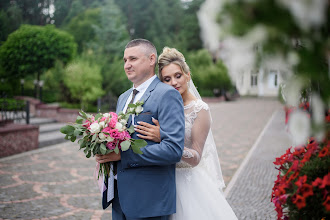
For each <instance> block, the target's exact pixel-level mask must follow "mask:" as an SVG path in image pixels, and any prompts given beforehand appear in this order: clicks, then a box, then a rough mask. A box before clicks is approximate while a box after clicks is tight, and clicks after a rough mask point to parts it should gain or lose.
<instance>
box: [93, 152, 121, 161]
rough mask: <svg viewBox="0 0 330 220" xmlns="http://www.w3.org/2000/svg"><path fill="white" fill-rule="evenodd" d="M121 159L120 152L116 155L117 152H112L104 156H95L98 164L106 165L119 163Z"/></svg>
mask: <svg viewBox="0 0 330 220" xmlns="http://www.w3.org/2000/svg"><path fill="white" fill-rule="evenodd" d="M120 159H121V156H120V151H119V153H118V154H116V153H115V152H111V153H108V154H106V155H102V154H96V155H95V160H96V162H98V163H106V162H110V161H118V160H120Z"/></svg>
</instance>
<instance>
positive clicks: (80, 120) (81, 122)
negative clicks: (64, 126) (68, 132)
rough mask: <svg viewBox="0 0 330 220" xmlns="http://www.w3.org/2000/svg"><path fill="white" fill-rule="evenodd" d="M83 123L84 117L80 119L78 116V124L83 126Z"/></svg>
mask: <svg viewBox="0 0 330 220" xmlns="http://www.w3.org/2000/svg"><path fill="white" fill-rule="evenodd" d="M83 122H84V119H83V118H82V117H80V116H77V120H76V123H77V124H83Z"/></svg>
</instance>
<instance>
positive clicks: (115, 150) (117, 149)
mask: <svg viewBox="0 0 330 220" xmlns="http://www.w3.org/2000/svg"><path fill="white" fill-rule="evenodd" d="M114 152H115V153H116V154H119V148H118V146H116V148H115V149H114Z"/></svg>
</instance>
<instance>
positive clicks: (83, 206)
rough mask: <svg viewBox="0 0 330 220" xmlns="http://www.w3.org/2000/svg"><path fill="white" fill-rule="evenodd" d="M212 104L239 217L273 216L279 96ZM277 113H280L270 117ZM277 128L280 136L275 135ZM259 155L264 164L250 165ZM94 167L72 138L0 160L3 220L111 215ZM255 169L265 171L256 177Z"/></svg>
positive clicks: (231, 200) (221, 155)
mask: <svg viewBox="0 0 330 220" xmlns="http://www.w3.org/2000/svg"><path fill="white" fill-rule="evenodd" d="M210 107H211V113H212V117H213V126H212V131H213V135H214V138H215V141H216V143H217V147H218V152H219V158H220V161H221V165H222V170H223V174H224V177H225V182H226V183H227V184H228V183H229V182H230V180H231V179H232V178H233V181H231V182H230V183H229V184H228V187H227V189H226V191H225V193H226V194H227V198H228V201H229V203H230V204H231V205H232V207H233V209H234V211H235V213H236V214H237V216H238V217H239V219H269V218H268V217H267V218H266V217H264V218H263V217H262V216H261V215H259V214H262V215H263V216H266V215H264V214H265V212H268V210H270V211H271V210H272V209H273V207H272V206H271V204H270V191H271V187H272V182H273V180H274V179H275V177H276V174H275V177H273V174H271V172H269V173H268V171H269V170H275V169H274V166H273V165H272V161H273V160H274V158H275V156H279V155H280V154H281V153H282V151H281V150H277V151H275V150H274V149H275V148H276V147H277V146H276V145H279V147H284V148H287V147H288V146H284V145H286V143H284V142H281V141H279V142H278V144H277V140H280V139H281V138H283V137H284V138H285V137H287V136H286V134H285V133H281V132H280V131H283V129H284V125H283V122H284V116H283V115H279V114H280V113H281V109H282V106H281V105H280V104H279V103H278V102H277V101H276V100H269V99H254V98H251V99H245V98H243V99H240V100H238V101H235V102H222V103H211V104H210ZM274 112H276V113H275V115H276V118H272V115H273V114H274ZM273 117H275V116H273ZM271 118H272V119H271ZM270 119H271V122H269V121H270ZM273 122H276V123H273ZM267 123H268V124H267ZM266 125H267V126H266ZM265 126H266V129H264V128H265ZM276 132H277V133H278V134H277V135H278V136H277V135H275V136H272V134H273V133H274V134H275V133H276ZM260 134H262V135H261V136H259V135H260ZM258 137H259V138H258ZM274 138H275V139H274ZM256 141H257V144H255V143H256ZM261 143H262V145H261ZM269 143H271V145H269ZM268 145H269V146H268ZM262 146H268V148H266V149H264V148H263V147H262ZM272 149H273V150H272ZM249 152H250V153H249ZM251 155H252V156H251ZM244 158H247V159H246V160H244ZM255 158H261V162H264V163H252V165H253V166H251V165H250V164H251V161H252V162H253V161H255V160H256V159H255ZM241 164H243V166H241V167H240V165H241ZM264 164H267V165H264ZM94 166H95V162H94V160H93V159H86V158H85V156H84V154H83V152H80V151H78V146H77V145H76V144H72V143H62V144H58V145H54V146H51V147H45V148H42V149H39V150H35V151H31V152H27V153H23V154H19V155H15V156H12V157H7V158H2V159H0V182H1V185H0V210H1V211H0V219H44V220H48V219H61V220H62V219H63V220H64V219H95V220H96V219H111V210H110V209H109V210H106V211H103V210H102V209H101V201H100V193H99V192H98V189H97V187H96V185H95V184H94V182H93V179H92V176H93V171H94ZM239 167H240V168H239ZM246 169H248V171H249V172H248V171H246ZM237 170H239V172H238V173H237V172H236V171H237ZM235 172H236V175H234V174H235ZM253 173H254V174H259V173H260V174H261V175H257V177H253V178H252V174H253ZM250 176H251V178H250ZM260 177H262V178H260ZM233 182H235V184H231V183H233ZM245 183H247V184H245ZM259 183H260V184H261V185H260V184H259ZM258 184H259V185H258ZM242 185H243V186H242ZM235 187H236V188H235ZM253 190H254V191H259V192H260V194H261V195H259V194H258V195H257V194H254V193H253ZM249 191H251V192H249ZM251 201H256V202H255V203H251ZM242 203H244V204H242ZM250 203H251V204H252V206H253V205H254V204H255V205H256V206H255V208H251V206H249V205H251V204H250ZM265 207H266V208H265ZM249 209H250V210H249ZM263 209H265V210H263ZM249 211H251V212H252V214H251V212H249ZM258 212H259V214H258ZM257 216H258V217H257ZM267 216H270V215H267Z"/></svg>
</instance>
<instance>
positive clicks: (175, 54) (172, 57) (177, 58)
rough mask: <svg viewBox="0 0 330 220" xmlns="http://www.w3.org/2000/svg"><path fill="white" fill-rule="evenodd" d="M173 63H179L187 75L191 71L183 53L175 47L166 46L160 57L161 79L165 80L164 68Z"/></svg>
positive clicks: (159, 72) (159, 70)
mask: <svg viewBox="0 0 330 220" xmlns="http://www.w3.org/2000/svg"><path fill="white" fill-rule="evenodd" d="M172 63H173V64H176V65H178V66H179V67H180V69H181V71H182V72H183V73H184V74H185V75H187V74H188V73H189V72H190V69H189V66H188V65H187V63H186V60H185V58H184V56H183V54H182V53H180V52H179V51H178V50H177V49H175V48H169V47H164V49H163V52H162V54H160V55H159V58H158V75H159V78H160V80H161V81H163V76H162V70H163V68H164V67H165V66H167V65H170V64H172Z"/></svg>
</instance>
